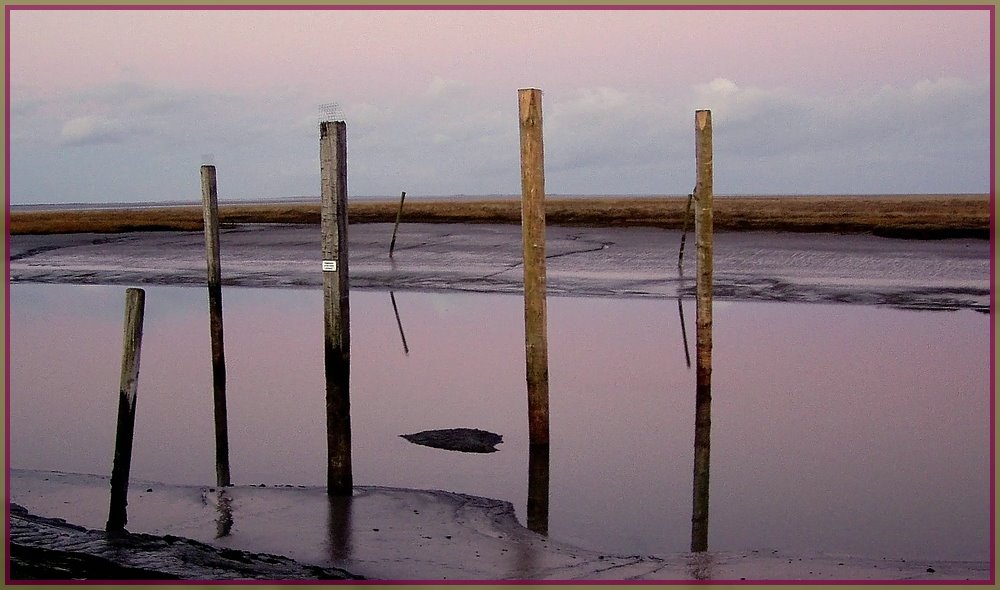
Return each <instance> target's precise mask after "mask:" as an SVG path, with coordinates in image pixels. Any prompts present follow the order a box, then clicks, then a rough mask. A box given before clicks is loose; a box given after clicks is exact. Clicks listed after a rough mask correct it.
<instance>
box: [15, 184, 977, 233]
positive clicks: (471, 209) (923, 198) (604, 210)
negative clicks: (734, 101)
mask: <svg viewBox="0 0 1000 590" xmlns="http://www.w3.org/2000/svg"><path fill="white" fill-rule="evenodd" d="M545 205H546V207H545V209H546V222H547V224H548V225H550V226H564V227H653V228H661V229H681V228H682V227H684V212H685V209H686V206H687V197H686V196H664V197H610V196H609V197H601V196H588V197H577V198H566V197H562V198H560V197H552V198H549V199H548V200H547V201H546V204H545ZM398 207H399V204H398V202H396V201H392V200H385V201H375V200H370V201H365V200H359V201H355V202H351V203H350V204H349V209H348V215H349V217H350V222H351V224H368V223H392V222H394V221H395V218H396V213H397V210H398ZM714 209H715V210H714V220H713V224H714V228H715V230H717V231H720V232H727V231H737V232H744V231H775V232H792V233H838V234H870V235H874V236H879V237H893V238H903V239H921V240H926V239H948V238H975V239H989V237H990V217H991V212H990V197H989V195H988V194H980V195H895V196H865V195H858V196H848V195H830V196H745V197H744V196H741V197H717V198H716V199H715V201H714ZM9 215H10V222H9V232H10V234H11V235H26V234H35V235H39V234H68V233H124V232H130V231H201V230H202V229H203V221H202V209H201V206H200V205H197V204H190V205H183V204H175V205H170V206H152V205H149V204H143V205H136V206H134V207H123V208H107V209H105V208H99V209H88V208H79V209H49V210H29V211H11V212H10V214H9ZM219 217H220V222H221V223H222V225H223V227H224V228H225V227H233V226H235V225H247V224H251V225H252V224H275V223H280V224H295V225H319V222H320V205H319V203H318V198H317V199H316V202H306V201H294V202H287V203H285V202H280V201H273V202H262V203H228V204H226V203H223V204H220V206H219ZM520 219H521V209H520V200H519V199H517V198H516V197H513V198H511V197H507V198H499V197H497V198H494V197H489V198H476V199H470V200H459V199H445V198H436V199H427V200H424V199H419V198H417V199H412V200H411V201H408V202H406V203H405V204H404V207H403V213H402V217H401V223H407V224H413V223H433V224H437V223H464V224H505V225H509V224H519V223H520ZM689 221H690V220H689ZM689 227H690V226H689Z"/></svg>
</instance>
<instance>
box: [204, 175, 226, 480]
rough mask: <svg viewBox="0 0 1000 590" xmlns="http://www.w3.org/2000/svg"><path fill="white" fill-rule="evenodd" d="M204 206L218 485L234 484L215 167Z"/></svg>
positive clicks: (208, 177)
mask: <svg viewBox="0 0 1000 590" xmlns="http://www.w3.org/2000/svg"><path fill="white" fill-rule="evenodd" d="M201 204H202V212H203V216H204V218H205V260H206V261H207V262H208V311H209V315H210V320H209V321H210V324H211V332H212V389H213V392H214V401H215V478H216V485H218V486H220V487H226V486H229V485H232V480H231V477H230V474H229V420H228V418H227V413H226V352H225V345H224V339H223V335H222V271H221V268H220V265H219V193H218V188H217V186H216V176H215V166H202V167H201Z"/></svg>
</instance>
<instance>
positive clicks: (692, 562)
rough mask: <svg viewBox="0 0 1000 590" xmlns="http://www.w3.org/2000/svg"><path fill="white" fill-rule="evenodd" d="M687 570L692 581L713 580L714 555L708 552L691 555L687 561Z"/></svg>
mask: <svg viewBox="0 0 1000 590" xmlns="http://www.w3.org/2000/svg"><path fill="white" fill-rule="evenodd" d="M688 568H689V570H688V571H689V572H690V574H691V578H692V579H695V580H714V579H715V555H713V554H711V553H708V552H699V553H693V554H691V558H690V559H689V560H688Z"/></svg>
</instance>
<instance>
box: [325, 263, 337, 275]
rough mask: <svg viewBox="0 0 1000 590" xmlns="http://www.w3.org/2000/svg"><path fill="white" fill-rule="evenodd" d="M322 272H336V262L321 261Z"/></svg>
mask: <svg viewBox="0 0 1000 590" xmlns="http://www.w3.org/2000/svg"><path fill="white" fill-rule="evenodd" d="M323 272H337V261H336V260H324V261H323Z"/></svg>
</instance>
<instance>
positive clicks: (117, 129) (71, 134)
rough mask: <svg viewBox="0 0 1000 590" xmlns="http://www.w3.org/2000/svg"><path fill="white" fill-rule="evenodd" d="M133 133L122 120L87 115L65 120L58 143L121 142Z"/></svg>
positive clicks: (83, 144) (84, 144)
mask: <svg viewBox="0 0 1000 590" xmlns="http://www.w3.org/2000/svg"><path fill="white" fill-rule="evenodd" d="M134 134H136V133H135V131H134V130H133V129H130V128H129V125H127V124H126V123H125V122H123V121H120V120H115V119H108V118H105V117H101V116H95V115H88V116H83V117H73V118H72V119H70V120H68V121H66V122H65V123H64V124H63V126H62V131H60V133H59V143H60V144H62V145H67V146H88V145H101V144H108V143H121V142H123V141H125V140H126V139H128V138H129V137H130V136H132V135H134Z"/></svg>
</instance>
